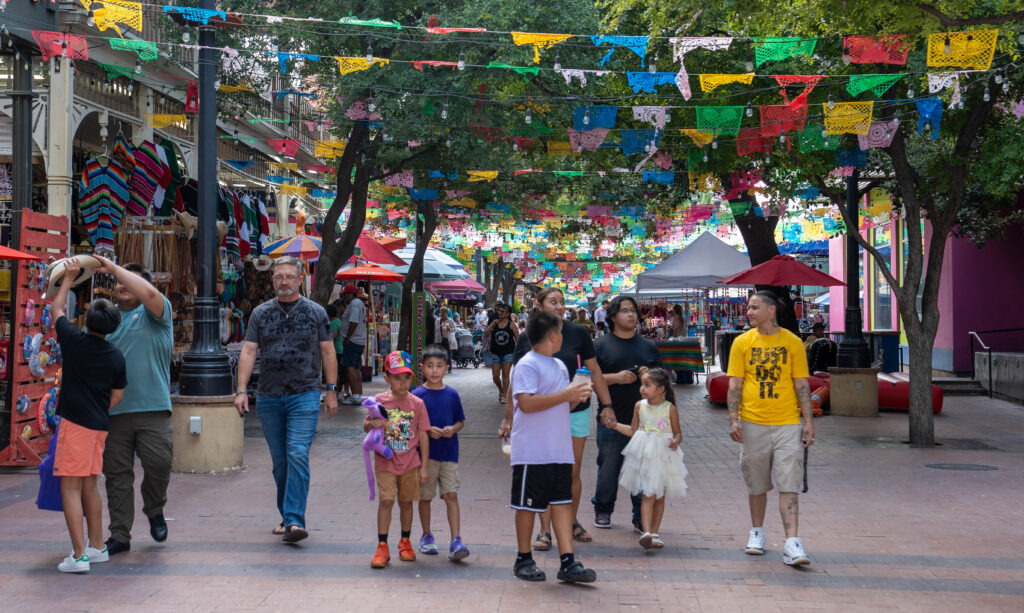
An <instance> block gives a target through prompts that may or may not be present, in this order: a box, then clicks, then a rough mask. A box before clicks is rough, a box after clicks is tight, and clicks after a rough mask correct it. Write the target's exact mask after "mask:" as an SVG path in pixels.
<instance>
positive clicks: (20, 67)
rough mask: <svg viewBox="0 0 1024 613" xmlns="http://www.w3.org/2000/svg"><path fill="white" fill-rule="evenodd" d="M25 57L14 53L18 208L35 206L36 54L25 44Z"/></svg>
mask: <svg viewBox="0 0 1024 613" xmlns="http://www.w3.org/2000/svg"><path fill="white" fill-rule="evenodd" d="M16 48H17V50H18V51H20V52H21V59H15V58H14V56H10V57H11V61H12V62H13V63H14V91H12V92H9V94H8V95H10V97H11V99H12V101H13V107H14V108H13V111H14V113H13V114H14V134H13V135H12V142H11V145H12V147H11V161H12V164H11V174H12V176H11V183H12V186H13V188H14V193H13V194H12V196H13V202H12V203H11V204H12V205H13V206H12V207H11V208H12V209H13V210H15V211H20V210H21V209H31V208H32V97H33V96H32V56H31V51H30V50H29V49H27V48H23V47H21V46H18V47H16Z"/></svg>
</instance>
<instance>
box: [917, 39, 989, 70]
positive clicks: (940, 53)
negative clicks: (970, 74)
mask: <svg viewBox="0 0 1024 613" xmlns="http://www.w3.org/2000/svg"><path fill="white" fill-rule="evenodd" d="M997 38H999V30H971V31H969V32H939V33H937V34H932V35H930V36H928V65H929V66H957V67H960V68H973V69H975V70H988V69H989V66H991V65H992V56H993V55H994V54H995V51H996V39H997Z"/></svg>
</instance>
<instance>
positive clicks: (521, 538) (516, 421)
mask: <svg viewBox="0 0 1024 613" xmlns="http://www.w3.org/2000/svg"><path fill="white" fill-rule="evenodd" d="M526 335H527V337H528V338H529V339H530V345H532V347H533V349H532V350H531V351H530V353H528V354H526V355H525V356H524V357H523V359H521V360H520V361H519V363H518V364H517V365H516V367H515V371H514V373H513V375H512V390H513V392H512V393H513V396H512V398H513V403H514V407H515V412H514V414H513V417H512V433H511V446H512V453H511V456H512V457H511V462H512V504H511V506H512V508H513V509H515V510H516V540H517V544H518V549H517V554H516V563H515V566H514V567H513V571H514V572H515V575H516V576H517V577H519V578H520V579H524V580H526V581H544V579H546V575H545V574H544V571H542V570H540V569H538V568H537V564H536V563H535V562H534V561H533V554H532V549H531V542H530V538H531V536H532V534H533V518H534V515H535V514H537V513H541V512H542V511H544V510H545V509H547V507H548V506H549V505H550V506H551V520H552V525H553V527H554V532H555V538H556V539H557V541H558V553H559V555H560V557H561V566H560V568H559V570H558V579H559V580H560V581H566V582H569V583H575V582H580V583H590V582H593V581H595V580H596V579H597V574H596V573H595V572H594V571H593V570H591V569H589V568H584V567H583V564H581V563H580V562H578V561H576V557H575V554H574V553H573V547H572V523H573V517H572V506H571V505H572V465H573V453H572V435H571V434H570V428H569V406H570V404H578V403H580V402H584V401H585V400H587V399H588V398H590V395H591V393H592V389H591V387H590V384H589V383H575V384H572V385H570V384H569V372H568V370H566V368H565V364H563V363H562V362H561V361H560V360H558V359H557V358H555V357H553V355H554V353H555V352H556V351H558V350H559V349H560V348H561V346H562V320H561V319H559V318H558V316H556V315H553V314H551V313H548V312H544V311H541V312H537V313H535V314H534V315H533V316H532V317H531V318H530V320H529V322H528V323H527V324H526Z"/></svg>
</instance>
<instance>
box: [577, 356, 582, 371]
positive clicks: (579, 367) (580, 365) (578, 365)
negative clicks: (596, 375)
mask: <svg viewBox="0 0 1024 613" xmlns="http://www.w3.org/2000/svg"><path fill="white" fill-rule="evenodd" d="M581 368H583V360H581V359H580V354H578V353H577V354H576V370H579V369H581Z"/></svg>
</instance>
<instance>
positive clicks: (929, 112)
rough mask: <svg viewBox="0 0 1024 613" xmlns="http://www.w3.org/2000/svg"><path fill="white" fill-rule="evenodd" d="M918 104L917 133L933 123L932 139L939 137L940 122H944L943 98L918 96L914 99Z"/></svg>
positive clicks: (919, 133)
mask: <svg viewBox="0 0 1024 613" xmlns="http://www.w3.org/2000/svg"><path fill="white" fill-rule="evenodd" d="M914 103H915V104H916V105H917V113H918V115H917V135H918V136H920V135H921V133H922V132H924V128H925V126H926V125H929V124H931V127H932V140H935V139H937V138H938V137H939V124H941V123H942V100H940V99H938V98H918V99H917V100H914Z"/></svg>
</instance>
